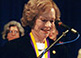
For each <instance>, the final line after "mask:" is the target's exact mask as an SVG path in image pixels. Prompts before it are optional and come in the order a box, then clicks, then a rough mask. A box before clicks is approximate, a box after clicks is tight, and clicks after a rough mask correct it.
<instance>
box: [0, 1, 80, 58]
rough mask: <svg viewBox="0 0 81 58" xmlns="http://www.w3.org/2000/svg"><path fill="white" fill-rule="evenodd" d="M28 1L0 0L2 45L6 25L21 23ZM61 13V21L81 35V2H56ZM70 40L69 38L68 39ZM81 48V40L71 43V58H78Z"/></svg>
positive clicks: (0, 38) (0, 37)
mask: <svg viewBox="0 0 81 58" xmlns="http://www.w3.org/2000/svg"><path fill="white" fill-rule="evenodd" d="M27 1H28V0H0V43H1V41H2V36H1V32H2V31H3V27H4V25H5V24H6V23H8V22H9V21H11V20H16V21H18V22H20V18H21V17H22V11H23V6H24V4H25V3H27ZM54 1H55V2H56V4H57V5H58V7H59V9H60V11H61V21H62V22H63V23H64V24H66V25H68V26H70V27H73V28H74V29H76V30H77V31H78V32H79V33H81V25H80V23H81V0H54ZM68 39H69V38H68ZM80 48H81V38H79V39H78V40H77V41H75V42H73V43H70V47H69V48H68V49H70V50H71V52H70V54H71V58H77V54H78V50H79V49H80Z"/></svg>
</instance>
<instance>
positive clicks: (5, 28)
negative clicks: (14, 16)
mask: <svg viewBox="0 0 81 58" xmlns="http://www.w3.org/2000/svg"><path fill="white" fill-rule="evenodd" d="M12 25H13V26H17V28H18V29H19V32H20V33H21V34H20V36H24V28H23V27H22V26H21V24H20V23H19V22H17V21H14V20H13V21H10V22H8V23H7V24H5V26H4V30H3V32H2V38H3V39H6V36H7V32H8V31H9V28H10V26H12Z"/></svg>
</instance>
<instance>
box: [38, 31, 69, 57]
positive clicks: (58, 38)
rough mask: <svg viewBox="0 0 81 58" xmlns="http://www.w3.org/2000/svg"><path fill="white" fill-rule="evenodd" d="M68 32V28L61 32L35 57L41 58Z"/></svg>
mask: <svg viewBox="0 0 81 58" xmlns="http://www.w3.org/2000/svg"><path fill="white" fill-rule="evenodd" d="M68 32H69V30H66V31H65V32H63V33H62V35H61V36H60V37H59V38H58V39H57V40H56V41H55V42H53V43H52V44H51V45H50V46H49V47H47V48H46V49H45V50H44V51H43V52H42V53H41V54H40V55H39V56H38V57H37V58H41V57H42V56H43V55H44V54H45V53H46V52H47V51H48V50H49V49H50V48H51V47H52V46H54V45H55V44H56V43H57V42H58V41H59V40H60V39H61V38H62V37H63V36H64V35H65V34H66V33H68Z"/></svg>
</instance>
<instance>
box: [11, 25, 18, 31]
mask: <svg viewBox="0 0 81 58" xmlns="http://www.w3.org/2000/svg"><path fill="white" fill-rule="evenodd" d="M10 30H18V28H17V26H11V27H10Z"/></svg>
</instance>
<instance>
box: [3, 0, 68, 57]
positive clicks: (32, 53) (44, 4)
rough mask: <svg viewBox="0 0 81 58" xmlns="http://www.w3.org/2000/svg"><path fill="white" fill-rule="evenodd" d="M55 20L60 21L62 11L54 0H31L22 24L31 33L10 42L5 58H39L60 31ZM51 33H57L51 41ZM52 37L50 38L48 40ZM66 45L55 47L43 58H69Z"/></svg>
mask: <svg viewBox="0 0 81 58" xmlns="http://www.w3.org/2000/svg"><path fill="white" fill-rule="evenodd" d="M55 20H60V10H59V8H58V7H57V5H56V4H55V2H54V1H52V0H29V1H28V2H27V4H25V6H24V10H23V15H22V18H21V23H22V25H23V27H27V26H29V27H30V28H31V32H30V33H29V34H25V36H23V37H21V39H19V40H16V41H13V42H12V41H10V42H8V43H7V45H6V46H4V49H3V52H4V53H3V55H4V56H3V58H5V57H6V58H37V57H39V55H40V54H41V53H42V52H43V51H45V49H46V48H47V47H49V46H50V45H51V44H52V43H53V42H54V39H55V40H56V37H57V34H58V31H57V29H56V27H55V24H54V22H55ZM51 32H53V33H55V34H54V35H55V36H54V37H53V40H51V39H52V38H51ZM48 37H50V38H48ZM67 51H68V50H67V48H66V47H65V46H64V45H59V46H53V47H52V48H51V49H50V50H48V51H47V52H46V53H45V54H43V55H42V57H41V58H69V57H68V52H67Z"/></svg>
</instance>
